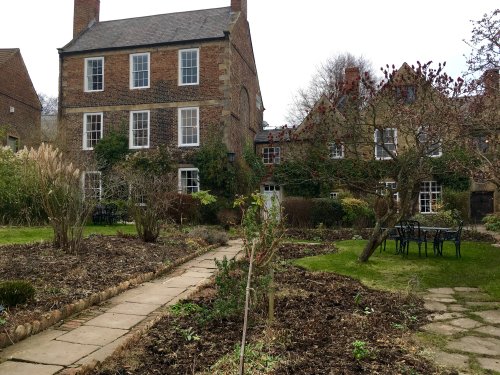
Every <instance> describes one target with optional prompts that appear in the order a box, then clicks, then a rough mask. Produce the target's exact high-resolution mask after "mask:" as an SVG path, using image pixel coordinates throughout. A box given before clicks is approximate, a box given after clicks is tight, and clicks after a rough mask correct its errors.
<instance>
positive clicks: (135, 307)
mask: <svg viewBox="0 0 500 375" xmlns="http://www.w3.org/2000/svg"><path fill="white" fill-rule="evenodd" d="M160 306H161V305H149V304H145V303H132V302H123V303H120V304H119V305H116V306H114V307H112V308H110V309H109V310H108V311H107V312H108V313H119V314H130V315H143V316H146V315H148V314H150V313H152V312H153V311H155V310H156V309H157V308H159V307H160Z"/></svg>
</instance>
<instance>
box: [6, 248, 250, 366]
mask: <svg viewBox="0 0 500 375" xmlns="http://www.w3.org/2000/svg"><path fill="white" fill-rule="evenodd" d="M241 250H242V242H241V240H235V241H230V242H229V246H225V247H219V248H217V249H215V250H213V251H211V252H208V253H206V254H205V255H202V256H200V257H198V258H195V259H193V260H191V261H189V262H187V263H185V264H183V265H181V266H179V267H178V268H177V269H175V270H174V271H173V272H172V273H171V274H169V275H167V276H165V277H162V278H159V279H156V280H153V281H152V282H147V283H144V284H142V285H141V286H139V287H137V288H134V289H130V290H127V291H125V292H124V293H122V294H120V295H118V296H116V297H114V298H111V299H110V300H108V301H106V302H105V303H104V304H101V305H99V306H94V307H92V308H90V309H88V310H86V311H84V312H82V313H80V314H78V315H76V316H75V317H72V319H70V320H68V321H66V322H63V323H61V324H59V325H58V326H56V327H53V328H50V329H48V330H46V331H44V332H41V333H39V334H37V335H34V336H32V337H30V338H28V339H26V340H24V341H21V342H19V343H17V344H14V345H12V346H10V347H8V348H6V349H4V350H3V351H0V374H1V375H52V374H74V373H75V372H76V371H77V369H78V368H80V367H82V366H85V365H92V364H93V363H95V362H97V361H102V360H104V359H105V358H107V357H108V356H110V355H111V354H113V352H114V351H115V350H116V349H117V348H119V347H121V346H122V345H124V344H125V343H126V342H127V341H128V340H129V339H130V338H131V337H132V336H133V335H134V333H137V332H139V331H140V330H142V329H143V328H144V327H146V326H147V325H148V324H151V323H152V322H153V321H154V320H155V319H157V318H158V317H159V316H160V315H161V314H163V313H164V312H165V311H166V310H168V308H169V306H170V305H172V304H175V303H176V302H177V301H179V300H180V299H183V298H187V297H188V296H189V295H190V294H192V293H193V292H194V291H195V290H197V289H198V288H199V287H200V285H201V284H203V283H205V282H207V281H208V279H209V278H210V277H211V276H212V275H213V274H214V273H215V271H216V269H217V267H216V265H215V262H214V259H218V260H222V259H223V258H224V257H225V256H226V257H227V258H228V259H231V258H234V257H236V256H237V255H238V254H239V253H240V252H241Z"/></svg>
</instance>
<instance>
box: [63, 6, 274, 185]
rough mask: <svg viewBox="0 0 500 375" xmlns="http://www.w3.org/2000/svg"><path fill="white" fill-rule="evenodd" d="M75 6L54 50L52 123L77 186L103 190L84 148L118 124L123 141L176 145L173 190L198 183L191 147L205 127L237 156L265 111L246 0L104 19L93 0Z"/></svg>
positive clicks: (89, 150) (139, 146) (140, 146)
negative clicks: (74, 165)
mask: <svg viewBox="0 0 500 375" xmlns="http://www.w3.org/2000/svg"><path fill="white" fill-rule="evenodd" d="M74 6H75V7H74V27H73V39H72V40H71V41H70V42H69V43H68V44H67V45H66V46H64V47H63V48H61V49H59V57H60V82H59V85H60V86H59V87H60V93H59V125H58V126H59V132H60V135H59V136H60V137H61V139H63V140H64V142H65V148H64V149H65V151H66V152H67V153H68V155H70V156H71V158H72V159H74V160H75V161H76V162H78V163H79V164H81V165H84V166H85V168H86V172H85V174H84V180H85V179H86V177H87V176H88V177H90V178H88V183H87V182H85V185H84V186H86V187H88V188H89V189H92V190H93V191H96V189H97V190H100V191H101V190H102V183H101V181H100V178H99V173H98V171H97V170H95V169H92V168H94V167H92V165H94V164H93V148H94V146H95V145H96V144H97V142H99V140H100V139H101V138H103V136H105V135H106V133H107V132H109V131H110V129H118V130H121V131H126V132H127V134H128V137H129V148H130V149H131V150H147V149H152V148H156V147H158V146H162V145H164V146H168V147H169V148H171V149H175V150H176V151H178V152H176V155H178V160H176V161H177V162H178V165H179V169H178V181H179V191H182V192H187V193H191V192H196V191H198V190H199V189H200V185H199V178H198V173H199V171H198V169H197V168H196V166H194V165H193V164H191V163H190V159H191V158H190V156H191V155H192V153H193V152H194V151H196V150H197V149H198V148H199V147H200V146H201V145H203V142H204V139H206V137H207V136H208V134H209V133H210V132H211V131H213V129H214V127H215V128H217V129H221V128H222V129H223V134H224V142H225V144H226V145H227V147H228V150H229V151H230V153H231V154H233V153H234V154H236V157H237V158H238V157H241V155H242V149H243V147H244V145H245V144H246V143H248V142H249V143H250V144H251V143H252V142H253V138H254V136H255V134H256V133H257V132H258V131H259V130H260V128H261V127H262V122H263V111H264V107H263V102H262V96H261V92H260V87H259V80H258V75H257V68H256V63H255V58H254V53H253V47H252V40H251V35H250V27H249V23H248V20H247V1H246V0H231V3H230V6H228V7H223V8H215V9H203V10H196V11H188V12H180V13H170V14H160V15H153V16H148V17H139V18H131V19H123V20H114V21H106V22H100V20H99V8H100V1H99V0H75V2H74ZM90 185H95V186H90ZM201 188H202V187H201Z"/></svg>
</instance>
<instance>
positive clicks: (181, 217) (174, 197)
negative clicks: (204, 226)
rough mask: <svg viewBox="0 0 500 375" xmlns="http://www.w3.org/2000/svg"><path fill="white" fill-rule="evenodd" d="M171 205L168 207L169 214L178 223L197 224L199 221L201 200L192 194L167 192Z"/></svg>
mask: <svg viewBox="0 0 500 375" xmlns="http://www.w3.org/2000/svg"><path fill="white" fill-rule="evenodd" d="M167 195H168V199H169V200H170V201H171V205H170V207H169V208H168V211H167V216H168V218H169V219H171V220H173V221H174V222H176V223H177V224H195V223H197V222H199V220H200V217H201V214H200V201H199V200H198V199H196V198H194V197H193V196H192V195H191V194H180V193H176V192H170V193H168V194H167Z"/></svg>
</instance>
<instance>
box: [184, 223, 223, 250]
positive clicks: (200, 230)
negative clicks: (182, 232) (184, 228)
mask: <svg viewBox="0 0 500 375" xmlns="http://www.w3.org/2000/svg"><path fill="white" fill-rule="evenodd" d="M188 236H189V237H191V238H199V239H201V240H203V241H205V242H206V243H208V244H209V245H221V246H223V245H227V242H228V241H229V237H228V236H227V234H226V232H223V231H220V230H216V229H213V228H207V227H196V228H194V229H193V230H191V231H190V232H189V234H188Z"/></svg>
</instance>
